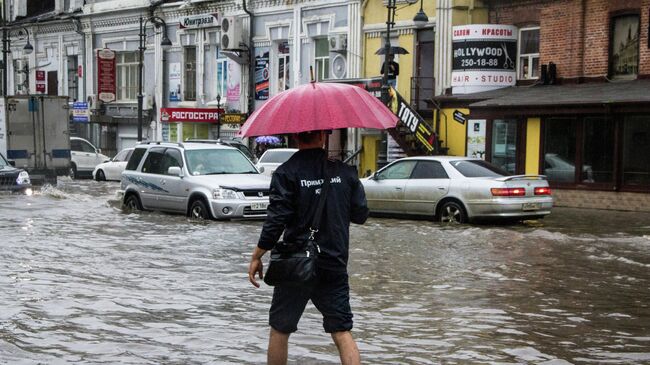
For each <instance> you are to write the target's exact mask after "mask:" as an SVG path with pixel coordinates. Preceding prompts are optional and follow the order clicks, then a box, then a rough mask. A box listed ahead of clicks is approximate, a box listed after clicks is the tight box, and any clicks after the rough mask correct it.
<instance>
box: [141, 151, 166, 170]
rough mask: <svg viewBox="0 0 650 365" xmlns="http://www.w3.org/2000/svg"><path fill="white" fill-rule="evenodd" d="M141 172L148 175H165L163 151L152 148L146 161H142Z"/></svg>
mask: <svg viewBox="0 0 650 365" xmlns="http://www.w3.org/2000/svg"><path fill="white" fill-rule="evenodd" d="M142 172H145V173H149V174H159V175H162V174H164V173H165V149H164V148H161V147H157V148H152V149H150V150H149V154H148V155H147V159H146V160H144V164H143V165H142Z"/></svg>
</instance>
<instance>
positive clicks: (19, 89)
mask: <svg viewBox="0 0 650 365" xmlns="http://www.w3.org/2000/svg"><path fill="white" fill-rule="evenodd" d="M28 89H29V62H28V61H27V60H24V59H15V60H14V94H16V95H24V94H28V93H29V90H28Z"/></svg>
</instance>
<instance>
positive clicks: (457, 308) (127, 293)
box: [0, 180, 650, 365]
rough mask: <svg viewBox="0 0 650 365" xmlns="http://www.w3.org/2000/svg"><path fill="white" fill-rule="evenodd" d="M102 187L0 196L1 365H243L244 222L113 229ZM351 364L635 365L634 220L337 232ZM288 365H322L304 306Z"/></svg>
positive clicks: (417, 224) (248, 246) (255, 312)
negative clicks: (342, 248)
mask: <svg viewBox="0 0 650 365" xmlns="http://www.w3.org/2000/svg"><path fill="white" fill-rule="evenodd" d="M117 188H118V184H117V183H98V182H95V181H89V180H86V181H70V180H60V181H59V185H58V186H57V187H56V188H53V187H47V188H43V189H41V190H37V191H36V193H35V194H34V195H33V196H20V195H0V219H1V220H0V293H2V294H1V295H0V363H1V364H5V363H6V364H72V363H79V364H118V363H119V364H259V363H264V361H265V359H266V355H265V351H266V343H267V340H268V326H267V315H268V306H269V303H270V298H271V293H272V290H271V289H270V288H269V287H266V286H265V285H263V286H262V287H261V288H260V289H255V288H253V287H252V286H251V285H250V283H249V282H248V280H247V274H246V271H247V266H248V261H249V257H250V253H251V252H252V249H253V247H254V245H255V243H256V241H257V236H258V234H259V231H260V229H261V222H260V221H245V222H208V223H202V222H193V221H188V220H187V219H186V218H185V217H182V216H175V215H168V214H162V213H153V212H146V213H134V214H125V213H122V212H121V211H120V209H119V208H118V206H119V203H118V202H116V200H115V199H116V198H115V192H116V190H117ZM351 238H352V248H351V254H350V260H351V263H350V267H349V271H350V284H351V292H352V293H351V294H352V298H353V299H352V306H353V311H354V313H355V317H354V319H355V328H354V330H353V334H354V336H355V338H356V339H357V341H358V344H359V347H360V349H361V352H362V358H363V361H364V363H367V364H546V365H549V364H552V365H563V364H643V363H646V364H650V308H649V305H650V215H648V214H638V213H623V212H602V211H589V210H572V209H555V210H554V212H553V214H551V216H549V217H548V218H547V219H545V220H543V221H539V222H532V223H529V224H519V225H506V226H487V225H481V226H472V225H465V226H455V227H445V226H441V225H439V224H437V223H433V222H429V221H415V220H397V219H378V218H371V219H370V220H369V221H368V222H367V223H366V225H364V226H353V227H352V232H351ZM289 358H290V363H291V364H335V363H337V362H338V356H337V353H336V348H335V347H334V345H333V344H332V341H331V338H330V337H329V336H328V335H327V334H325V333H323V331H322V327H321V319H320V315H319V314H318V312H317V311H316V310H315V309H314V307H313V306H311V305H310V306H309V307H308V310H307V312H306V314H305V315H304V316H303V319H302V320H301V322H300V324H299V331H298V332H297V333H296V334H294V335H293V336H292V337H291V339H290V349H289Z"/></svg>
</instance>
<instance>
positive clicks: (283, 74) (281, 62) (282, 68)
mask: <svg viewBox="0 0 650 365" xmlns="http://www.w3.org/2000/svg"><path fill="white" fill-rule="evenodd" d="M276 60H277V63H276V64H277V69H276V70H277V73H276V79H275V85H276V87H277V92H282V91H284V90H287V89H289V88H290V87H291V85H290V84H289V71H290V66H289V61H290V59H289V42H280V43H278V53H277V58H276Z"/></svg>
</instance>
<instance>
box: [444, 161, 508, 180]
mask: <svg viewBox="0 0 650 365" xmlns="http://www.w3.org/2000/svg"><path fill="white" fill-rule="evenodd" d="M449 163H450V164H451V166H453V167H454V168H455V169H456V170H458V172H460V173H461V174H463V176H465V177H501V176H508V175H510V174H509V173H508V172H507V171H504V170H502V169H500V168H498V167H496V166H494V165H492V164H490V163H489V162H486V161H483V160H456V161H450V162H449Z"/></svg>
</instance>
